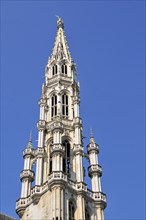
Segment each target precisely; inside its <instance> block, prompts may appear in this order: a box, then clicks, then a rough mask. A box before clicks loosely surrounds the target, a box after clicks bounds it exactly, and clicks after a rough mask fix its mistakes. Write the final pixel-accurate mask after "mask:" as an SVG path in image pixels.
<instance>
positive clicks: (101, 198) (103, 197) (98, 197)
mask: <svg viewBox="0 0 146 220" xmlns="http://www.w3.org/2000/svg"><path fill="white" fill-rule="evenodd" d="M93 199H94V200H96V201H103V202H105V203H106V195H105V194H104V193H102V192H94V193H93Z"/></svg>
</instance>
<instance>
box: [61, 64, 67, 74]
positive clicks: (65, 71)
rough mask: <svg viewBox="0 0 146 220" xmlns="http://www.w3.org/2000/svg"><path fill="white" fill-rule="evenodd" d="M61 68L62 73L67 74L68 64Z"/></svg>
mask: <svg viewBox="0 0 146 220" xmlns="http://www.w3.org/2000/svg"><path fill="white" fill-rule="evenodd" d="M61 69H62V73H63V74H67V65H66V64H63V65H62V66H61Z"/></svg>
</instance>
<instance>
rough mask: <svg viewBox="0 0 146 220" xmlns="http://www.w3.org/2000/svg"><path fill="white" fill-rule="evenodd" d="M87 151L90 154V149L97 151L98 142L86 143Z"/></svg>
mask: <svg viewBox="0 0 146 220" xmlns="http://www.w3.org/2000/svg"><path fill="white" fill-rule="evenodd" d="M87 151H88V153H89V154H90V153H91V152H92V151H95V152H96V153H99V145H98V144H95V143H94V144H88V146H87Z"/></svg>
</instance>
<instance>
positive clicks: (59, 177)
mask: <svg viewBox="0 0 146 220" xmlns="http://www.w3.org/2000/svg"><path fill="white" fill-rule="evenodd" d="M54 179H55V180H64V181H67V175H66V174H64V173H62V172H59V171H55V172H52V173H51V174H50V175H49V177H48V183H50V182H51V181H53V180H54Z"/></svg>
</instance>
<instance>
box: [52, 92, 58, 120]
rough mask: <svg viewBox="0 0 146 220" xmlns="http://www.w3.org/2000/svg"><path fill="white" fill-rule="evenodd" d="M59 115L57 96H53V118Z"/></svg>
mask: <svg viewBox="0 0 146 220" xmlns="http://www.w3.org/2000/svg"><path fill="white" fill-rule="evenodd" d="M56 115H57V95H53V96H52V98H51V117H55V116H56Z"/></svg>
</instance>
